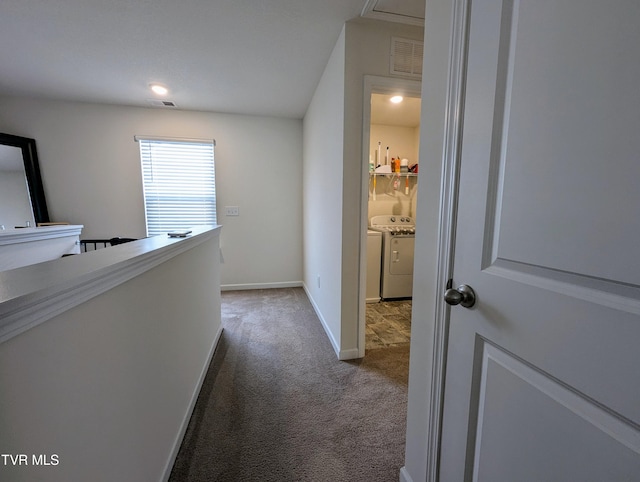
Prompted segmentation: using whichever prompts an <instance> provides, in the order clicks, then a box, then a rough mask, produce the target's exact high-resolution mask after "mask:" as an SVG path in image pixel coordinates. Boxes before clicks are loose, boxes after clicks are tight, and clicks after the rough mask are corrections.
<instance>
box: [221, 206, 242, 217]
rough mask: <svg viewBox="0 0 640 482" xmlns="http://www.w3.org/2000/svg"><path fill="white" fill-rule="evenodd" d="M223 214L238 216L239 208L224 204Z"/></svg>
mask: <svg viewBox="0 0 640 482" xmlns="http://www.w3.org/2000/svg"><path fill="white" fill-rule="evenodd" d="M225 214H226V215H227V216H240V208H239V207H238V206H225Z"/></svg>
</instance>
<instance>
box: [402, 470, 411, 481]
mask: <svg viewBox="0 0 640 482" xmlns="http://www.w3.org/2000/svg"><path fill="white" fill-rule="evenodd" d="M400 482H413V479H412V478H411V476H410V475H409V471H408V470H407V468H406V467H401V468H400Z"/></svg>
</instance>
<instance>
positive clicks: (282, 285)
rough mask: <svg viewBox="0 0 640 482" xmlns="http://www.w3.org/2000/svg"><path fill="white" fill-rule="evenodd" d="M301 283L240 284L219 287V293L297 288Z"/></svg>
mask: <svg viewBox="0 0 640 482" xmlns="http://www.w3.org/2000/svg"><path fill="white" fill-rule="evenodd" d="M301 286H302V281H282V282H276V283H241V284H227V285H221V286H220V291H236V290H265V289H271V288H299V287H301Z"/></svg>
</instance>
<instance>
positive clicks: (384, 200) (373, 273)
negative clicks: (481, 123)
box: [365, 93, 420, 349]
mask: <svg viewBox="0 0 640 482" xmlns="http://www.w3.org/2000/svg"><path fill="white" fill-rule="evenodd" d="M419 139H420V98H419V97H411V96H407V95H397V94H393V93H385V94H378V93H372V94H371V124H370V129H369V169H368V171H369V172H368V178H369V179H368V190H369V192H368V203H367V204H368V208H367V220H368V222H367V276H366V280H367V284H366V328H365V335H366V348H367V349H372V348H380V347H387V346H397V345H400V344H404V343H409V341H410V333H411V299H412V288H413V251H414V239H415V218H416V199H417V192H418V172H419V168H418V167H419V166H418V150H419Z"/></svg>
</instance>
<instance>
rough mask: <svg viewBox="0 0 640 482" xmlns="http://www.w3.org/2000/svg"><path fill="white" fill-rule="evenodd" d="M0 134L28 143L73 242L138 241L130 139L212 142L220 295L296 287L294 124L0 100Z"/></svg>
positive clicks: (138, 184) (298, 201)
mask: <svg viewBox="0 0 640 482" xmlns="http://www.w3.org/2000/svg"><path fill="white" fill-rule="evenodd" d="M0 132H6V133H9V134H16V135H20V136H25V137H31V138H34V139H35V140H36V146H37V149H38V155H39V160H40V167H41V170H42V177H43V183H44V189H45V194H46V197H47V204H48V208H49V214H50V216H51V220H52V221H66V222H71V223H72V224H83V225H84V231H83V238H111V237H114V236H122V237H134V238H140V237H144V236H145V235H146V232H145V217H144V201H143V195H142V181H141V174H140V159H139V151H138V149H139V147H138V144H137V143H136V142H134V140H133V136H134V135H136V134H139V135H153V136H167V137H185V138H203V139H215V140H216V142H217V145H216V150H215V156H216V184H217V186H216V187H217V203H218V224H221V225H223V226H224V229H223V232H222V236H221V249H222V254H223V265H222V285H223V288H224V287H225V286H227V285H228V286H231V287H234V288H237V289H242V288H243V287H263V286H264V287H270V286H278V285H282V286H291V285H294V286H299V285H300V284H301V282H302V120H300V119H285V118H275V117H260V116H246V115H232V114H221V113H212V112H192V111H191V112H190V111H181V110H168V109H157V108H140V107H126V106H115V105H100V104H88V103H77V102H59V101H48V100H40V99H31V98H19V97H2V96H0ZM225 206H238V207H239V209H240V216H237V217H228V216H226V215H225V209H224V207H225Z"/></svg>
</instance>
